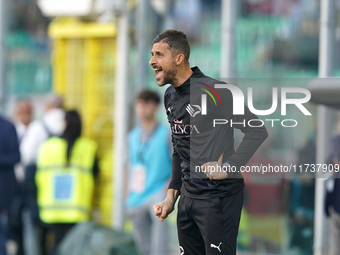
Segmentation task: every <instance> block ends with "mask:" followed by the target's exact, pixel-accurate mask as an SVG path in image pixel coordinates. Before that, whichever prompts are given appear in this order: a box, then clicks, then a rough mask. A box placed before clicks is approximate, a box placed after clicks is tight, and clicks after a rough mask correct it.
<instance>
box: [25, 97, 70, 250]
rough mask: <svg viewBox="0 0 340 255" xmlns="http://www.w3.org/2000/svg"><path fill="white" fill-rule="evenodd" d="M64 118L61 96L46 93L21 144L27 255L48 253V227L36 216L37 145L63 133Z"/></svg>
mask: <svg viewBox="0 0 340 255" xmlns="http://www.w3.org/2000/svg"><path fill="white" fill-rule="evenodd" d="M64 117H65V111H64V109H63V98H62V97H60V96H58V95H49V96H48V97H47V99H46V112H45V114H44V115H43V117H42V119H38V120H35V121H33V122H32V123H31V124H30V125H29V126H28V128H27V131H26V134H25V136H24V137H23V138H22V141H21V143H20V152H21V160H22V161H21V163H22V164H23V166H24V169H25V177H24V182H23V191H24V195H25V205H26V207H25V208H24V212H23V219H24V220H23V224H24V247H25V253H26V254H27V255H45V254H47V251H46V247H45V243H46V233H47V229H46V228H45V227H44V225H43V224H41V221H40V219H39V214H38V206H37V198H36V196H37V195H36V185H35V180H34V176H35V172H36V162H37V153H38V148H39V146H40V145H41V144H42V143H43V142H44V141H46V140H47V139H48V138H49V137H52V136H60V135H61V134H62V133H63V131H64V126H65V124H64Z"/></svg>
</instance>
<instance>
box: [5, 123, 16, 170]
mask: <svg viewBox="0 0 340 255" xmlns="http://www.w3.org/2000/svg"><path fill="white" fill-rule="evenodd" d="M6 138H7V139H6V140H7V142H6V143H4V145H5V144H6V145H7V150H6V152H5V153H1V154H0V166H6V167H13V166H14V165H15V164H16V163H18V162H20V152H19V144H18V136H17V132H16V130H15V127H14V126H13V125H10V126H9V128H8V129H7V132H6ZM4 145H3V146H4ZM6 145H5V146H6Z"/></svg>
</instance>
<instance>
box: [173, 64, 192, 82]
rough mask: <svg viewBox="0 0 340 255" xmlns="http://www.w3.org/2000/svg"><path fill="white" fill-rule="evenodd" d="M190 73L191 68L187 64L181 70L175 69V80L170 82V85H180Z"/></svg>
mask: <svg viewBox="0 0 340 255" xmlns="http://www.w3.org/2000/svg"><path fill="white" fill-rule="evenodd" d="M192 73H193V71H192V70H191V68H190V66H189V65H188V66H186V67H185V68H183V70H181V69H179V70H178V71H177V75H176V80H175V82H174V83H173V84H172V86H174V87H175V88H177V87H179V86H181V85H182V84H183V83H184V82H185V81H186V80H187V79H189V78H190V76H191V75H192Z"/></svg>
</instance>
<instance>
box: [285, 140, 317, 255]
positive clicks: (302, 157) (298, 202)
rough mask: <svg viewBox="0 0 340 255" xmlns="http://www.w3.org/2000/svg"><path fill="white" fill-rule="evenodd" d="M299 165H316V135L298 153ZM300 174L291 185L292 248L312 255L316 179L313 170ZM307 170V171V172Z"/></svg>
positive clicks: (305, 254) (306, 254) (300, 252)
mask: <svg viewBox="0 0 340 255" xmlns="http://www.w3.org/2000/svg"><path fill="white" fill-rule="evenodd" d="M298 155H299V159H298V162H297V165H298V166H299V165H305V164H310V165H311V164H315V163H316V145H315V134H314V135H313V136H312V137H311V138H310V139H309V140H308V141H307V143H306V144H305V145H304V146H303V147H302V148H301V149H300V150H299V151H298ZM307 169H308V170H309V171H307V172H303V173H299V174H298V176H297V177H295V178H294V179H292V180H291V183H290V191H291V192H290V221H291V228H292V236H291V240H290V248H292V249H293V250H297V251H298V252H299V254H303V255H312V254H313V242H314V200H315V179H314V175H313V173H312V171H313V170H312V169H311V167H310V168H307ZM307 169H306V170H307Z"/></svg>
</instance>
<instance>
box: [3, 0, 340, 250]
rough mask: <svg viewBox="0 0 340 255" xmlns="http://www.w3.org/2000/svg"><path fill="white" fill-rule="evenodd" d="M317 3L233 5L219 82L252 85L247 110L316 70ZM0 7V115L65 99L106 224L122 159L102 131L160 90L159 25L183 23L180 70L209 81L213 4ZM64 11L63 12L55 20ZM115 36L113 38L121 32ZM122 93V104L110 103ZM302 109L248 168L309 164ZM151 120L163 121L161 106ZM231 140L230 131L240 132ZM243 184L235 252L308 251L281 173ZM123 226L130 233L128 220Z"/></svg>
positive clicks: (216, 38) (309, 125)
mask: <svg viewBox="0 0 340 255" xmlns="http://www.w3.org/2000/svg"><path fill="white" fill-rule="evenodd" d="M320 1H322V0H320ZM320 1H318V0H240V1H237V7H236V10H237V15H236V23H235V39H236V47H235V56H236V58H235V59H234V60H235V68H236V70H235V73H234V75H233V76H232V77H229V78H242V80H243V81H244V82H240V83H241V84H244V85H243V86H244V88H246V87H247V86H249V84H252V86H253V88H254V91H255V96H254V98H255V104H256V105H258V106H261V107H262V106H263V107H266V106H267V105H269V106H270V105H271V97H270V96H268V94H269V95H270V93H271V92H270V93H268V89H269V91H271V87H273V86H274V85H273V84H275V85H276V86H278V87H279V86H287V83H289V84H290V86H298V87H307V86H308V81H309V79H310V78H314V77H318V70H319V69H318V68H319V66H318V63H319V59H318V56H319V32H320V31H319V27H320V25H319V20H320ZM0 2H2V5H1V6H2V10H1V13H2V17H1V22H2V24H1V25H2V28H3V30H2V34H0V36H1V38H0V39H1V41H2V43H3V51H2V52H3V56H2V57H3V58H2V59H1V60H2V62H3V67H4V69H3V71H4V74H5V76H4V77H1V79H2V81H1V83H0V84H1V87H0V88H1V106H2V108H1V110H2V114H4V115H6V116H13V114H14V113H13V111H14V107H15V104H16V102H17V101H18V100H20V99H23V98H30V99H32V100H33V101H34V105H35V106H36V107H35V117H36V118H39V117H40V116H41V115H42V113H43V108H42V105H43V102H44V101H43V99H44V96H45V95H46V94H48V93H51V92H55V93H58V94H60V95H62V96H63V97H64V98H65V102H66V108H68V109H70V108H76V109H78V110H79V111H80V112H81V114H82V118H83V123H84V131H83V132H84V135H85V136H86V137H89V138H92V139H94V140H96V141H97V142H98V144H99V150H100V152H99V156H100V169H101V172H100V181H99V182H100V183H99V185H98V190H97V192H96V199H95V200H96V203H97V206H98V208H99V210H98V213H97V214H96V215H97V219H96V221H97V222H99V223H101V224H104V225H108V226H110V225H114V221H115V219H116V220H117V215H116V216H115V215H114V211H115V208H116V207H117V206H121V201H118V202H117V197H118V200H119V199H120V198H119V197H120V195H119V194H118V195H117V194H116V196H113V194H114V188H115V187H114V186H115V185H113V184H114V183H115V182H114V181H113V180H114V179H115V176H119V174H118V175H117V174H116V171H121V172H122V169H117V167H114V166H117V165H119V164H117V162H116V160H114V158H115V159H117V157H118V159H120V157H122V155H124V148H121V150H122V151H121V152H119V151H117V148H119V147H117V145H116V146H115V145H114V144H115V143H114V142H115V141H116V140H117V139H114V138H115V135H114V134H117V130H116V129H117V128H118V129H119V128H120V126H119V125H120V122H119V121H121V120H123V121H126V123H127V124H126V127H125V126H124V125H123V124H122V125H123V127H124V128H125V129H126V130H129V129H130V128H131V127H132V126H133V124H134V123H135V118H134V114H133V102H134V95H136V93H137V92H138V90H139V89H141V88H143V87H148V88H151V89H153V90H156V91H157V92H159V93H160V94H161V93H162V92H163V91H164V88H162V89H159V88H157V85H156V83H155V81H154V73H153V70H152V69H151V68H149V67H148V60H149V56H150V55H149V52H150V50H151V47H152V40H153V38H154V37H155V35H156V34H157V33H159V32H161V31H163V30H164V29H167V28H176V29H180V30H183V31H184V32H186V33H187V34H188V36H189V39H190V42H191V58H190V63H191V65H192V66H195V65H198V66H199V67H200V68H201V70H202V71H203V72H205V73H206V74H207V75H209V76H212V77H216V78H219V77H221V73H220V62H221V8H222V7H221V4H222V3H221V0H150V1H147V0H129V1H123V0H122V1H114V0H112V1H110V0H106V1H93V2H92V1H80V0H79V1H75V0H73V1H71V0H69V1H60V2H59V4H58V3H57V5H59V7H58V8H59V9H60V10H58V11H56V12H59V13H60V14H59V15H57V14H55V13H53V11H55V10H56V9H58V8H56V6H57V5H53V3H52V2H54V4H55V2H56V1H53V0H51V1H50V2H51V6H52V7H51V6H49V3H48V2H49V1H48V0H40V1H39V0H0ZM93 3H95V4H97V6H95V5H92V4H93ZM117 3H118V4H117ZM38 4H39V6H40V7H41V8H39V6H38ZM63 4H64V5H65V6H62V5H63ZM335 4H336V5H335V6H336V8H335V10H334V11H335V12H336V15H335V17H336V18H335V20H334V22H335V24H336V25H337V27H338V23H339V8H340V2H339V1H335ZM86 5H90V7H91V8H89V10H90V11H88V12H87V11H86V10H85V13H86V12H87V14H86V15H84V13H81V12H82V10H80V9H81V8H80V6H83V7H84V8H83V9H86ZM94 6H95V7H94ZM122 6H123V7H122ZM71 7H72V8H73V9H74V10H73V12H70V13H69V14H68V15H66V14H64V15H61V13H63V11H64V12H65V10H67V9H68V8H70V9H71ZM87 7H88V6H87ZM53 8H55V9H53ZM42 10H43V11H44V12H42ZM122 10H123V11H122ZM79 13H80V14H79ZM46 14H47V15H46ZM53 16H58V17H53ZM80 16H82V17H80ZM122 17H125V18H127V21H128V29H127V32H128V33H127V35H128V37H127V38H125V40H127V41H129V45H127V47H128V48H127V49H120V48H119V47H118V41H117V40H118V38H119V31H121V30H120V29H119V27H118V24H119V22H121V21H120V20H121V19H122ZM336 31H337V33H336V37H335V39H336V47H335V51H334V57H335V60H334V63H335V64H334V76H335V77H336V76H339V75H340V55H339V29H338V28H337V29H336ZM122 40H123V42H124V38H123V39H122ZM123 50H128V51H127V52H128V56H123V57H126V59H119V58H117V54H119V53H122V51H123ZM121 65H126V66H124V67H121ZM118 68H127V74H128V77H127V78H124V77H123V78H121V80H122V81H126V84H120V83H119V84H118V81H119V79H117V77H116V76H117V75H118V74H117V69H118ZM222 78H223V77H222ZM282 78H284V79H282ZM302 78H304V79H302ZM279 83H281V85H280V84H279ZM241 87H242V86H241ZM242 88H243V87H242ZM121 90H123V93H122V91H121ZM124 90H125V93H126V94H124ZM126 95H127V100H124V98H123V99H122V98H120V96H126ZM119 98H120V99H119ZM117 100H122V101H119V102H120V103H122V104H119V103H117ZM117 107H122V109H121V110H122V111H123V112H124V113H126V115H125V116H118V115H117V112H118V111H117V110H118V109H117ZM125 107H127V108H125ZM123 108H124V109H123ZM309 109H310V110H311V111H312V113H313V117H311V118H303V119H302V118H301V119H300V120H299V127H300V128H299V129H298V130H294V132H291V133H288V131H285V130H283V129H282V128H281V127H280V126H277V127H273V128H271V129H270V135H271V136H270V139H268V141H267V142H266V144H265V145H264V146H263V148H261V151H259V153H258V154H257V155H256V156H255V157H254V158H253V159H252V162H250V164H260V163H262V162H267V163H268V162H271V163H272V164H281V163H284V164H288V163H297V162H299V160H300V162H310V163H312V162H315V160H316V154H315V151H316V149H315V132H316V122H317V121H316V113H317V110H316V106H313V105H310V106H309ZM334 116H336V117H338V116H337V114H334ZM117 118H120V119H117ZM159 119H160V121H163V122H165V121H166V119H165V112H164V110H163V109H162V110H161V111H160V113H159ZM335 119H336V118H335ZM126 130H125V131H126ZM123 131H124V130H123ZM331 131H332V134H335V133H336V132H338V131H337V130H336V128H335V126H334V128H331ZM289 132H290V131H289ZM118 134H119V133H118ZM236 136H237V137H238V138H240V137H241V134H239V133H237V134H236ZM236 140H237V139H236ZM116 144H117V143H116ZM114 155H116V156H115V157H114ZM117 155H118V156H117ZM303 157H304V158H303ZM301 158H303V159H301ZM310 180H311V182H312V183H310V186H309V187H312V188H310V189H309V192H306V194H305V197H304V198H305V201H307V202H306V204H308V203H311V204H308V205H309V206H310V208H314V185H315V184H314V180H313V179H310ZM246 182H247V198H246V202H245V210H244V212H243V215H242V223H241V229H240V237H239V247H240V254H296V255H298V254H311V253H308V251H303V249H298V248H296V247H295V248H294V247H293V244H292V238H293V235H294V231H295V229H296V228H297V225H296V224H299V223H298V221H297V220H296V215H295V213H294V208H295V207H294V206H297V205H296V203H298V202H296V201H293V200H294V199H293V198H294V195H296V194H295V193H294V181H293V178H292V177H291V176H283V177H282V178H256V177H252V176H249V177H247V179H246ZM116 183H117V182H116ZM118 190H119V189H118ZM115 205H116V206H115ZM118 211H119V210H118ZM311 213H312V215H314V212H311ZM118 220H119V217H118ZM305 220H306V222H307V223H306V224H305V225H304V227H303V228H304V231H302V236H300V237H295V238H297V239H298V240H295V242H306V243H307V244H306V243H299V244H298V246H299V245H300V247H303V246H304V245H307V246H308V245H309V243H310V241H313V233H314V229H313V216H312V218H311V219H305ZM170 223H171V224H172V225H173V227H172V230H173V231H172V232H173V234H172V235H173V237H172V239H171V242H173V243H174V244H176V241H175V240H176V231H175V227H174V224H175V217H174V215H173V216H172V218H171V219H170ZM118 225H119V224H118ZM125 228H126V230H127V231H129V230H130V227H129V224H128V223H127V224H125ZM309 246H310V245H309ZM174 251H177V248H174ZM174 254H177V253H174Z"/></svg>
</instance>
